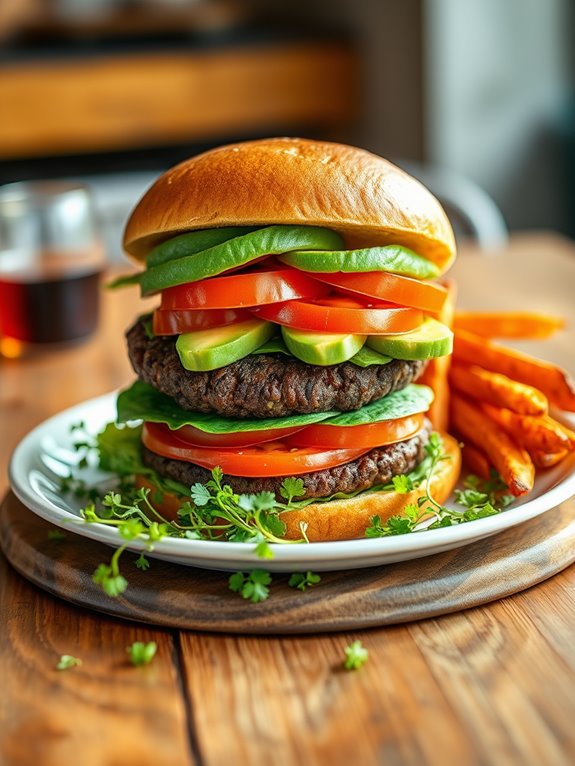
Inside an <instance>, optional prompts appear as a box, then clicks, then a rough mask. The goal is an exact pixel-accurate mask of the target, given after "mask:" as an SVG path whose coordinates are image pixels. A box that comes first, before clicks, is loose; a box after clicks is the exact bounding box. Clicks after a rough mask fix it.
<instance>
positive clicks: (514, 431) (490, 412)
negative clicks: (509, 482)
mask: <svg viewBox="0 0 575 766" xmlns="http://www.w3.org/2000/svg"><path fill="white" fill-rule="evenodd" d="M481 409H482V410H483V411H484V412H485V414H486V415H487V416H488V417H489V418H490V419H491V420H492V421H493V422H494V423H497V425H498V426H501V428H503V429H505V431H507V433H508V434H509V436H511V437H512V438H513V439H514V440H515V441H516V442H517V443H518V444H520V445H521V446H522V447H525V449H526V450H533V451H534V452H550V453H553V452H561V451H562V450H565V449H567V450H568V449H571V445H570V439H569V436H568V434H567V432H566V430H565V429H564V428H563V426H562V425H561V424H560V423H557V421H556V420H553V418H550V417H549V416H548V415H544V416H542V417H533V416H532V415H517V414H516V413H515V412H511V411H510V410H504V409H500V408H498V407H492V406H491V405H490V404H486V403H485V402H482V403H481Z"/></svg>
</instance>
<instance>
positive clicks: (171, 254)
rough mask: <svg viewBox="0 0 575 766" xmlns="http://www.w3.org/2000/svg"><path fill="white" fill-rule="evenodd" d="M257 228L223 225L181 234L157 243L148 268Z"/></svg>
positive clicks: (147, 260)
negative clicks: (218, 227) (219, 227)
mask: <svg viewBox="0 0 575 766" xmlns="http://www.w3.org/2000/svg"><path fill="white" fill-rule="evenodd" d="M256 228H257V227H255V226H223V227H222V228H221V229H199V230H198V231H189V232H187V233H186V234H179V235H178V236H177V237H172V238H171V239H167V240H166V241H165V242H162V243H161V244H160V245H157V246H156V247H155V248H154V249H153V250H152V251H151V252H149V253H148V255H147V256H146V268H148V269H150V268H152V266H159V265H160V264H161V263H166V261H172V260H174V259H175V258H185V257H186V256H187V255H193V254H194V253H201V252H202V250H208V249H209V248H210V247H215V246H216V245H221V244H222V243H223V242H227V241H228V240H230V239H235V237H241V236H243V235H244V234H249V233H250V232H252V231H255V230H256ZM260 228H261V227H260Z"/></svg>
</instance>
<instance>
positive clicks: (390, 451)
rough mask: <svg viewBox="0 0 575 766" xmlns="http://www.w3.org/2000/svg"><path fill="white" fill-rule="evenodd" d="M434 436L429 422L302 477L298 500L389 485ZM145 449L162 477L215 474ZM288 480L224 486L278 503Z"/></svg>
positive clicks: (233, 479) (233, 481) (239, 480)
mask: <svg viewBox="0 0 575 766" xmlns="http://www.w3.org/2000/svg"><path fill="white" fill-rule="evenodd" d="M430 433H431V423H430V422H429V421H428V420H427V419H426V421H425V425H424V427H423V428H422V429H421V431H420V432H419V433H417V434H416V435H415V436H412V437H411V439H406V441H403V442H399V443H398V444H390V445H389V446H387V447H376V448H375V449H372V450H370V451H369V452H367V453H366V454H365V455H362V456H361V457H359V458H357V460H352V461H351V462H350V463H344V464H343V465H338V466H336V467H335V468H325V469H324V470H323V471H312V472H311V473H305V474H302V475H301V476H299V477H298V478H300V479H302V480H303V484H304V488H305V494H304V495H302V496H301V497H298V498H297V499H298V500H303V499H305V498H311V497H330V496H331V495H334V494H335V493H336V492H345V493H350V492H356V491H359V490H363V489H369V487H373V486H375V485H376V484H387V482H389V481H391V479H392V477H393V476H398V475H399V474H402V473H409V471H412V470H413V469H414V468H415V467H416V466H417V465H418V464H419V463H420V462H421V461H422V460H423V458H424V456H425V451H424V447H425V445H426V444H427V442H428V441H429V435H430ZM142 449H143V457H144V463H145V464H146V465H147V466H149V467H150V468H153V469H154V470H155V471H156V472H157V473H159V474H160V476H164V477H168V478H170V479H175V480H176V481H179V482H181V483H182V484H184V485H186V486H187V487H189V486H191V485H192V484H195V483H196V482H200V483H201V484H205V483H206V482H207V481H208V480H209V479H210V478H211V473H210V471H208V470H207V469H206V468H201V467H200V466H198V465H195V464H194V463H188V462H186V461H184V460H172V459H170V458H165V457H162V456H160V455H157V454H156V453H155V452H152V451H151V450H149V449H147V447H142ZM284 478H285V477H284V476H274V477H268V478H245V477H242V476H229V475H227V474H226V475H224V477H223V483H224V484H229V485H230V486H231V487H232V488H233V490H234V491H235V492H237V493H239V494H250V493H252V492H263V491H268V492H274V493H275V494H276V497H277V498H278V500H282V497H281V495H280V494H279V489H280V486H281V484H282V482H283V480H284Z"/></svg>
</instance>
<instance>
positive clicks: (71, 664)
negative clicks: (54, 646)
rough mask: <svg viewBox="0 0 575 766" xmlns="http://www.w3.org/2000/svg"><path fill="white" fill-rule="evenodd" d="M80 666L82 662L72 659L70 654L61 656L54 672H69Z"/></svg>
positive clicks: (76, 658)
mask: <svg viewBox="0 0 575 766" xmlns="http://www.w3.org/2000/svg"><path fill="white" fill-rule="evenodd" d="M81 664H82V660H80V659H78V657H73V656H72V655H71V654H63V655H62V656H61V657H60V659H59V660H58V663H57V664H56V670H70V669H71V668H77V667H79V666H80V665H81Z"/></svg>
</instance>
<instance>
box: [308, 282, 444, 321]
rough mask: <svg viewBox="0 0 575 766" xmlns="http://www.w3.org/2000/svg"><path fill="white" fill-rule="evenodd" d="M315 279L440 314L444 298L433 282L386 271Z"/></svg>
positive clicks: (371, 296) (347, 289)
mask: <svg viewBox="0 0 575 766" xmlns="http://www.w3.org/2000/svg"><path fill="white" fill-rule="evenodd" d="M314 277H315V278H316V279H319V280H321V281H322V282H325V283H326V284H328V285H331V286H332V287H336V288H337V289H338V290H343V291H344V292H346V293H347V292H349V293H353V294H359V295H365V296H367V297H370V298H376V299H378V300H383V301H393V303H399V304H400V305H401V306H411V307H412V308H416V309H421V310H422V311H429V312H431V313H435V314H437V313H439V312H440V311H441V309H442V308H443V306H444V304H445V301H446V300H447V296H448V292H447V289H446V288H445V287H442V286H441V285H438V284H436V283H435V282H420V281H419V280H418V279H412V278H411V277H403V276H400V275H399V274H389V273H388V272H386V271H370V272H365V273H363V274H344V273H337V274H314Z"/></svg>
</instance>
